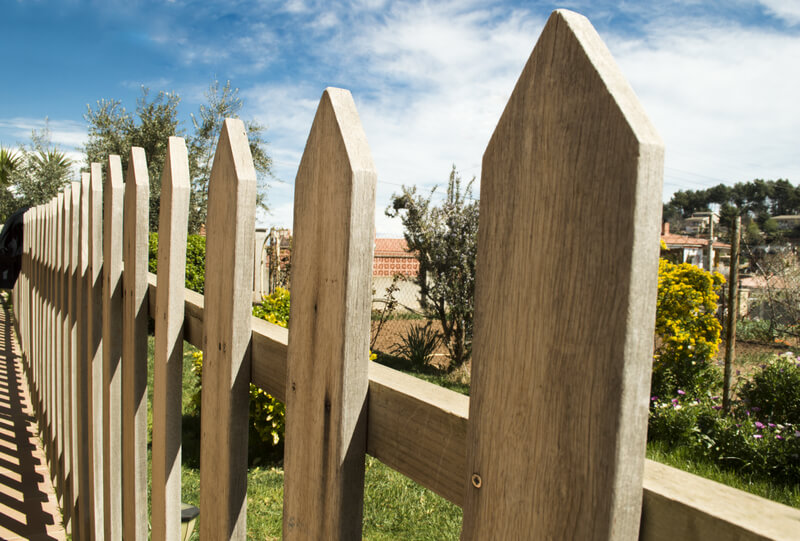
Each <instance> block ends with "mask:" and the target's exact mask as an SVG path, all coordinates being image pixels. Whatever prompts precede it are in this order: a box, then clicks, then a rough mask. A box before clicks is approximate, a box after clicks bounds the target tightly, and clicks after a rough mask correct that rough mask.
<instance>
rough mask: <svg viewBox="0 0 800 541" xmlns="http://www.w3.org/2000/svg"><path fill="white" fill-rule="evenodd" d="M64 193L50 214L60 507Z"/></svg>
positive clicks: (60, 496)
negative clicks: (52, 219) (53, 260)
mask: <svg viewBox="0 0 800 541" xmlns="http://www.w3.org/2000/svg"><path fill="white" fill-rule="evenodd" d="M63 209H64V193H63V192H59V193H58V194H57V195H56V206H55V211H54V213H53V218H54V221H55V229H54V231H55V236H54V238H53V242H54V245H55V246H54V250H55V276H54V277H55V287H54V293H55V295H54V296H55V301H54V304H55V307H56V309H55V321H54V323H55V329H53V336H52V338H53V342H54V346H55V348H54V359H53V362H54V365H55V371H54V378H53V394H54V398H55V401H54V402H55V403H54V406H53V408H54V411H53V417H54V420H53V424H54V426H55V428H54V432H55V451H56V460H55V463H56V471H55V472H53V475H54V476H55V490H56V496H57V498H58V505H59V507H63V506H64V423H63V420H64V418H63V416H62V413H63V411H64V408H63V395H62V392H63V387H62V382H63V381H64V374H63V367H64V363H63V353H64V349H63V348H64V343H63V339H64V336H63V332H64V324H63V317H64V313H65V312H64V302H63V291H64V288H63V283H62V281H61V278H62V276H63V275H64V269H63V259H64V253H63V247H64V246H63V238H64V229H63V215H64V211H63Z"/></svg>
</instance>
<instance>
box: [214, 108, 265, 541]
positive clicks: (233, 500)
mask: <svg viewBox="0 0 800 541" xmlns="http://www.w3.org/2000/svg"><path fill="white" fill-rule="evenodd" d="M255 200H256V171H255V167H254V166H253V158H252V156H251V154H250V147H249V145H248V143H247V134H246V133H245V128H244V123H243V122H242V121H240V120H234V119H227V120H225V123H224V124H223V127H222V133H221V134H220V138H219V142H218V143H217V151H216V153H215V155H214V165H213V167H212V169H211V178H210V180H209V185H208V223H207V231H208V233H207V235H208V237H207V241H206V243H207V253H209V254H213V257H210V258H209V259H208V261H207V262H206V284H205V314H204V325H203V326H204V344H203V394H202V404H201V411H202V416H201V421H200V422H201V433H202V442H203V443H202V445H201V446H200V486H201V489H200V509H201V510H202V512H203V517H202V519H201V520H200V537H201V538H203V539H232V540H244V539H245V537H246V534H247V531H246V524H247V517H246V515H247V430H248V429H247V423H248V411H249V408H248V402H249V398H250V395H249V388H250V335H251V329H252V323H251V319H252V312H251V310H252V308H251V302H250V300H251V298H252V284H253V237H254V235H255Z"/></svg>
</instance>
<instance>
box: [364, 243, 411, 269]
mask: <svg viewBox="0 0 800 541" xmlns="http://www.w3.org/2000/svg"><path fill="white" fill-rule="evenodd" d="M395 274H403V275H405V276H411V277H413V276H416V275H417V274H419V261H417V258H416V257H414V254H412V253H411V252H409V251H408V243H406V240H405V239H375V257H374V259H373V260H372V276H389V277H392V276H394V275H395Z"/></svg>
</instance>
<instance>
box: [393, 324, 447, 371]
mask: <svg viewBox="0 0 800 541" xmlns="http://www.w3.org/2000/svg"><path fill="white" fill-rule="evenodd" d="M440 341H441V338H440V336H439V333H437V332H436V331H434V330H433V329H432V328H431V322H430V321H429V322H428V323H426V324H425V325H412V326H410V327H409V329H408V332H407V333H406V334H405V336H402V337H401V338H400V343H399V344H396V345H395V346H394V348H393V349H392V353H393V354H394V355H397V356H398V357H400V358H402V359H404V360H405V361H406V362H408V363H409V365H410V366H411V368H412V369H415V370H419V371H425V370H426V369H427V368H428V366H429V364H430V361H431V359H432V358H433V354H434V353H436V348H437V347H439V343H440Z"/></svg>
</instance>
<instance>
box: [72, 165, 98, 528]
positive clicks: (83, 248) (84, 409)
mask: <svg viewBox="0 0 800 541" xmlns="http://www.w3.org/2000/svg"><path fill="white" fill-rule="evenodd" d="M89 181H90V176H89V173H82V174H81V188H80V206H79V211H78V246H77V249H78V275H77V278H76V281H77V298H76V302H77V307H76V308H77V310H76V316H75V321H76V324H77V327H78V351H77V355H76V357H75V365H76V370H77V374H76V375H77V385H76V394H75V396H77V397H78V439H77V441H76V450H77V452H78V464H79V474H78V479H79V481H80V489H79V499H78V517H79V520H80V530H79V534H80V537H79V539H85V538H88V539H91V537H92V535H93V534H94V515H93V509H94V508H93V506H92V503H93V502H94V492H93V490H94V476H93V475H92V473H93V471H92V468H91V457H92V453H93V451H92V447H91V432H92V426H91V411H90V406H91V401H90V399H89V395H90V394H91V385H90V384H91V379H90V373H91V364H90V362H89V358H88V357H89V343H88V321H87V319H88V313H89V306H88V304H89V296H90V292H89Z"/></svg>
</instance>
